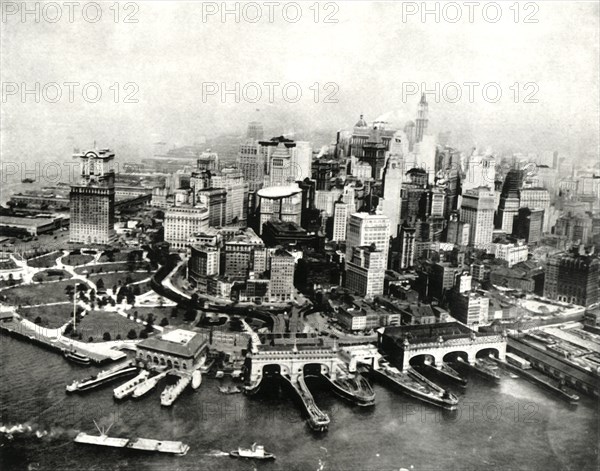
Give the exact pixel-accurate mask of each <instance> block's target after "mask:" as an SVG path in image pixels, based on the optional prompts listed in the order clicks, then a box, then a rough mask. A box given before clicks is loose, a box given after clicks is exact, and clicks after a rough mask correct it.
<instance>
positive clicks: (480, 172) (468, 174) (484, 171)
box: [461, 154, 496, 192]
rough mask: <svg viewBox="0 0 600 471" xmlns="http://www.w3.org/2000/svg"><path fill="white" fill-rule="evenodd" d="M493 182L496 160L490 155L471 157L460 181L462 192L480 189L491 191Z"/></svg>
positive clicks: (474, 155)
mask: <svg viewBox="0 0 600 471" xmlns="http://www.w3.org/2000/svg"><path fill="white" fill-rule="evenodd" d="M495 181H496V159H495V158H494V157H492V156H491V155H476V154H473V155H471V156H470V157H469V159H468V161H467V168H466V169H465V176H464V178H463V179H462V180H461V183H462V190H463V192H464V191H466V190H472V189H475V188H480V187H486V188H489V189H490V190H493V189H494V183H495Z"/></svg>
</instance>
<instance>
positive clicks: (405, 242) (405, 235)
mask: <svg viewBox="0 0 600 471" xmlns="http://www.w3.org/2000/svg"><path fill="white" fill-rule="evenodd" d="M399 239H400V257H399V258H400V260H399V263H398V268H400V269H401V270H404V269H406V268H411V267H412V266H414V264H415V228H414V227H410V226H409V225H408V224H407V223H404V224H402V228H401V229H400V235H399Z"/></svg>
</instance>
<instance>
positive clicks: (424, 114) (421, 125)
mask: <svg viewBox="0 0 600 471" xmlns="http://www.w3.org/2000/svg"><path fill="white" fill-rule="evenodd" d="M428 123H429V105H428V104H427V98H425V94H424V93H423V94H422V95H421V101H419V106H418V108H417V121H416V127H415V143H416V144H418V143H419V142H421V141H422V140H423V136H424V135H425V134H426V132H427V124H428Z"/></svg>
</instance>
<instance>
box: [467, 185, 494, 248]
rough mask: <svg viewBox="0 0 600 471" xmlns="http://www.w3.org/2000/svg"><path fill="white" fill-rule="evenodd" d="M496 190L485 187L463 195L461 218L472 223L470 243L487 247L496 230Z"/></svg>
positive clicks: (479, 246) (478, 246)
mask: <svg viewBox="0 0 600 471" xmlns="http://www.w3.org/2000/svg"><path fill="white" fill-rule="evenodd" d="M494 208H495V203H494V192H493V191H490V190H488V189H487V188H485V187H481V188H476V189H473V190H468V191H467V192H466V193H465V194H463V197H462V205H461V208H460V220H461V221H462V222H465V223H468V224H469V225H470V228H471V230H470V233H469V245H472V246H474V247H477V248H481V249H487V248H489V247H490V244H491V242H492V232H493V230H494Z"/></svg>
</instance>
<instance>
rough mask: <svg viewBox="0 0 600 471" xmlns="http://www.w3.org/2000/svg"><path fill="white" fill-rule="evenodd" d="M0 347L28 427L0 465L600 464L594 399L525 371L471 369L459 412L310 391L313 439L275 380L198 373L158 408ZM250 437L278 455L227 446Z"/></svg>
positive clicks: (419, 470) (44, 355) (154, 399)
mask: <svg viewBox="0 0 600 471" xmlns="http://www.w3.org/2000/svg"><path fill="white" fill-rule="evenodd" d="M0 345H1V354H0V370H1V373H2V381H1V382H0V401H1V414H2V416H1V424H2V427H3V428H2V430H6V429H7V428H9V427H11V426H15V425H18V424H22V425H24V426H28V427H31V432H23V433H18V432H13V433H12V438H11V437H10V436H9V435H8V434H7V433H0V444H1V446H0V468H1V469H2V470H12V469H31V470H37V469H39V470H50V469H51V470H57V469H61V470H63V469H72V470H75V469H86V470H104V469H107V470H108V469H110V470H121V469H123V470H125V469H135V470H138V469H139V470H167V469H175V470H192V469H198V470H219V471H222V470H251V469H264V470H315V471H316V470H323V471H325V470H357V471H358V470H360V471H371V470H372V471H375V470H398V469H400V468H406V469H410V470H415V471H425V470H445V471H447V470H457V471H458V470H461V471H462V470H487V469H490V470H511V471H512V470H517V469H519V470H520V469H524V470H587V469H589V470H592V469H596V466H597V462H598V459H597V454H596V453H597V452H596V450H597V446H598V406H597V403H596V402H595V401H594V400H593V399H591V398H586V397H583V398H582V401H581V403H580V404H579V405H578V406H577V407H573V406H570V405H568V404H567V403H565V402H563V401H562V400H560V399H557V398H554V397H552V396H551V395H549V393H546V392H545V391H543V390H541V389H538V388H537V387H536V386H534V385H531V384H529V383H528V382H526V381H524V380H522V379H511V378H509V377H506V378H503V380H502V382H501V383H500V384H499V385H492V384H490V383H488V382H486V381H485V380H483V379H478V378H476V377H472V378H471V379H470V382H469V385H468V387H467V389H466V390H464V391H463V392H459V391H460V390H459V388H455V390H456V392H457V394H459V396H460V399H461V405H460V407H459V410H458V411H455V412H447V411H442V410H439V409H437V408H434V407H432V406H427V405H421V404H420V403H419V402H417V401H414V400H412V399H410V398H407V397H405V396H403V395H401V394H399V393H396V392H394V391H391V390H389V389H387V387H385V386H382V385H379V384H375V386H374V388H375V391H376V394H377V398H376V406H375V407H373V408H370V409H362V408H358V407H355V406H352V405H349V404H347V403H346V402H344V401H343V400H341V399H339V398H337V397H336V396H334V395H333V394H332V393H330V392H329V391H327V390H324V389H319V388H317V387H313V390H314V395H315V399H316V401H317V404H318V405H319V406H320V407H321V408H322V409H323V410H325V411H326V412H328V413H329V415H330V417H331V419H332V421H331V425H330V429H329V431H328V432H326V433H324V434H321V435H316V434H314V433H312V432H311V431H310V429H309V428H308V426H307V425H306V423H305V422H304V421H303V419H302V413H301V411H300V409H299V408H298V406H297V404H296V403H295V402H294V401H293V400H292V399H289V398H288V397H286V395H285V394H283V393H281V394H280V393H279V392H278V391H277V388H273V389H271V390H270V391H268V392H267V393H264V394H261V393H259V395H258V396H257V397H246V396H244V395H242V394H235V395H223V394H221V393H220V392H219V390H218V386H219V385H222V384H228V383H227V380H225V382H224V383H223V382H222V381H223V380H217V379H208V378H205V379H204V381H203V383H202V385H201V387H200V389H199V390H197V391H191V390H188V391H186V392H184V393H183V394H182V396H180V398H179V399H178V400H177V402H176V403H175V405H174V406H172V407H171V408H168V409H167V408H162V407H161V406H160V397H159V396H160V392H161V390H162V388H163V387H164V386H162V385H159V388H158V389H157V390H154V391H152V392H151V393H150V394H149V395H148V396H146V397H144V398H142V399H140V400H131V399H129V400H126V401H124V402H121V403H116V402H115V401H114V400H113V398H112V388H113V387H115V386H116V385H118V384H119V383H117V384H115V385H112V384H111V385H107V386H105V387H102V388H99V389H96V390H92V391H90V392H88V393H86V394H83V395H77V394H76V395H66V394H65V385H66V384H67V383H70V382H71V381H72V380H73V379H79V378H83V377H86V376H88V375H89V374H91V373H92V372H94V371H96V370H97V368H85V367H80V366H77V365H73V364H71V363H68V362H66V361H65V360H64V359H63V358H62V357H61V356H60V355H57V354H55V353H52V352H48V351H46V350H42V349H40V348H39V347H37V346H34V345H31V344H28V343H26V342H24V341H22V340H17V339H13V338H10V337H7V336H5V335H0ZM121 382H124V381H121ZM309 385H310V383H309ZM313 386H314V385H313ZM93 420H95V421H96V422H97V423H98V424H99V425H101V426H108V425H110V424H111V423H112V424H113V426H112V428H111V430H110V435H113V436H131V437H134V436H140V437H146V438H157V439H164V440H181V441H183V442H185V443H188V444H189V445H190V447H191V449H190V451H189V453H188V454H187V455H186V456H183V457H172V456H168V455H165V456H159V455H155V454H143V453H142V454H140V453H134V452H130V451H127V450H116V449H115V450H113V449H104V448H101V447H90V446H86V445H78V444H75V443H73V438H74V437H75V435H76V434H77V433H78V432H79V431H85V432H88V433H95V426H94V423H93ZM36 432H37V435H36ZM38 436H39V438H38ZM253 442H258V443H259V444H263V445H265V448H266V449H267V450H268V451H272V452H273V453H275V454H276V455H277V459H276V460H275V461H273V462H250V461H243V460H235V459H232V458H230V457H228V456H227V455H226V453H225V452H227V451H229V450H231V449H235V448H237V447H238V446H244V447H249V446H250V445H251V444H252V443H253Z"/></svg>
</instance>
